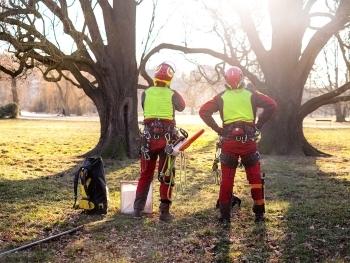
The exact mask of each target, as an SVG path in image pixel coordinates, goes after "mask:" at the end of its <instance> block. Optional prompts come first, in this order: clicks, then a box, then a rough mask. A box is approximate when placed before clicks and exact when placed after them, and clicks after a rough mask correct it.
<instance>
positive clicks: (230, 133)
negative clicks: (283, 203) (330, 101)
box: [199, 67, 277, 223]
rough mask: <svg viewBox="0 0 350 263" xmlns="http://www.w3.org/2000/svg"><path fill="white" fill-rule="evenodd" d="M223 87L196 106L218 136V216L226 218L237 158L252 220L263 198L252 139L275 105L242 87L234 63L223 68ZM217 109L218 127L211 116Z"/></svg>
mask: <svg viewBox="0 0 350 263" xmlns="http://www.w3.org/2000/svg"><path fill="white" fill-rule="evenodd" d="M225 87H226V90H225V91H223V92H221V93H219V94H218V95H216V96H215V97H214V98H213V99H212V100H210V101H208V102H206V103H205V104H204V105H203V106H202V107H201V108H200V110H199V115H200V117H201V118H202V120H203V121H204V122H205V123H206V124H207V125H208V126H209V127H210V128H212V129H213V130H214V131H216V132H217V133H218V134H219V135H220V136H221V139H222V145H221V147H222V148H221V154H220V163H221V172H222V178H221V184H220V193H219V209H220V215H219V217H218V220H219V221H220V222H223V223H229V222H230V218H231V197H232V192H233V186H234V178H235V174H236V168H237V166H238V164H239V158H240V163H241V164H242V165H243V166H244V168H245V172H246V176H247V180H248V181H249V184H250V186H251V195H252V198H253V201H254V205H253V212H254V213H255V221H256V222H260V221H264V220H265V215H264V214H265V199H264V192H263V191H264V189H263V179H262V176H261V174H260V173H261V171H260V161H259V158H260V154H259V152H258V145H257V142H256V140H257V137H258V136H259V134H260V129H261V127H262V126H263V125H264V124H265V123H266V122H267V121H268V120H269V119H270V118H271V117H272V115H273V114H274V113H275V111H276V109H277V105H276V102H275V101H274V100H273V99H271V98H269V97H267V96H266V95H264V94H262V93H260V92H257V91H254V90H249V89H247V88H245V83H244V82H243V72H242V70H241V69H240V68H238V67H232V68H230V69H229V70H228V71H227V72H226V74H225ZM257 108H262V109H263V112H262V113H261V114H260V115H259V118H258V120H256V112H257ZM218 111H219V113H220V117H221V120H222V127H220V126H219V125H218V124H217V123H216V122H215V120H214V118H213V117H212V115H213V114H214V113H215V112H218Z"/></svg>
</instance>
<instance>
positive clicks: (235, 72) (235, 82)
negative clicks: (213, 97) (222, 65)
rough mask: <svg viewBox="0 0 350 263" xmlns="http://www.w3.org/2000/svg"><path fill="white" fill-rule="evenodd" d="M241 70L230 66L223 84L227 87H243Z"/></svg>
mask: <svg viewBox="0 0 350 263" xmlns="http://www.w3.org/2000/svg"><path fill="white" fill-rule="evenodd" d="M243 78H244V76H243V72H242V70H241V69H240V68H238V67H232V68H230V69H229V70H227V71H226V74H225V82H226V83H225V86H226V88H227V89H240V88H242V87H243V85H241V84H242V82H243Z"/></svg>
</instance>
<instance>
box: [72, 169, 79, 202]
mask: <svg viewBox="0 0 350 263" xmlns="http://www.w3.org/2000/svg"><path fill="white" fill-rule="evenodd" d="M80 170H81V168H79V169H78V170H77V171H76V172H75V174H74V204H73V208H75V205H76V204H77V198H78V181H79V173H80Z"/></svg>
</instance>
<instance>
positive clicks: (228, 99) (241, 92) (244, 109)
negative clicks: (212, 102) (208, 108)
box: [221, 89, 254, 124]
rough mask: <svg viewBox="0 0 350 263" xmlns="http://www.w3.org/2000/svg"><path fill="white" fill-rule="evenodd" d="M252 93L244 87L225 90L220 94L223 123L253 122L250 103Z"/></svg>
mask: <svg viewBox="0 0 350 263" xmlns="http://www.w3.org/2000/svg"><path fill="white" fill-rule="evenodd" d="M251 96H252V93H251V92H250V91H248V90H246V89H238V90H227V91H225V93H224V94H223V95H222V96H221V98H222V100H223V122H224V124H228V123H232V122H236V121H244V122H253V121H254V113H253V107H252V103H251V100H250V98H251Z"/></svg>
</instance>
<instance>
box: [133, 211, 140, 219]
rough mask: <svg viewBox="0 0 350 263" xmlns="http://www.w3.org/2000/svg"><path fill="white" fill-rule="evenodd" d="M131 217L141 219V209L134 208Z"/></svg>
mask: <svg viewBox="0 0 350 263" xmlns="http://www.w3.org/2000/svg"><path fill="white" fill-rule="evenodd" d="M131 217H132V218H133V219H141V218H142V210H141V209H134V212H132V213H131Z"/></svg>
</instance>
